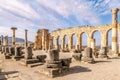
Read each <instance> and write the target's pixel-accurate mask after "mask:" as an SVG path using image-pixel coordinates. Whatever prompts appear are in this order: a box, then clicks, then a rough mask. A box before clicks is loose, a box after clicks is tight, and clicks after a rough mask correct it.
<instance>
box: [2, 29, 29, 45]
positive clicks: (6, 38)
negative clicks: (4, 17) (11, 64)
mask: <svg viewBox="0 0 120 80" xmlns="http://www.w3.org/2000/svg"><path fill="white" fill-rule="evenodd" d="M11 29H12V31H13V33H12V46H13V47H15V42H16V41H15V31H16V30H17V28H16V27H12V28H11ZM27 31H28V30H26V29H25V47H27V46H28V43H27ZM0 41H1V45H3V46H7V45H8V36H5V37H3V35H1V40H0Z"/></svg>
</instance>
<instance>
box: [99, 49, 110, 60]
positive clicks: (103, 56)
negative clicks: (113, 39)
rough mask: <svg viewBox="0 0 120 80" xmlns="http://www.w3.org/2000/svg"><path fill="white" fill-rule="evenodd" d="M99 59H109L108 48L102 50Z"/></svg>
mask: <svg viewBox="0 0 120 80" xmlns="http://www.w3.org/2000/svg"><path fill="white" fill-rule="evenodd" d="M98 57H99V58H108V56H107V47H102V48H101V49H100V52H99V55H98Z"/></svg>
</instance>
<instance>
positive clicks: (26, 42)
mask: <svg viewBox="0 0 120 80" xmlns="http://www.w3.org/2000/svg"><path fill="white" fill-rule="evenodd" d="M27 31H28V30H27V29H25V47H27V46H28V39H27Z"/></svg>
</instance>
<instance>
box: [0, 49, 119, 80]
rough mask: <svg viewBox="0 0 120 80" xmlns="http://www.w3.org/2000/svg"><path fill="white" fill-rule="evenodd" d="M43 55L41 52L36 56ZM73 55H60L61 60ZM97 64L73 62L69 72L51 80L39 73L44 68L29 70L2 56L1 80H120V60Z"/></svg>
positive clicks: (0, 60)
mask: <svg viewBox="0 0 120 80" xmlns="http://www.w3.org/2000/svg"><path fill="white" fill-rule="evenodd" d="M37 54H42V53H41V52H40V51H36V52H34V55H37ZM71 55H72V54H71V53H60V58H64V57H71ZM95 61H96V63H95V64H88V63H82V62H77V61H74V60H73V61H72V63H71V66H70V70H69V72H66V73H64V74H62V75H61V76H60V77H56V78H49V77H47V76H45V75H42V74H40V73H38V72H37V71H38V70H39V69H41V67H43V66H37V67H33V68H29V67H26V66H23V65H21V64H20V61H13V60H11V59H9V60H4V58H3V55H2V54H0V67H1V68H2V72H1V73H0V80H120V59H119V58H118V59H95Z"/></svg>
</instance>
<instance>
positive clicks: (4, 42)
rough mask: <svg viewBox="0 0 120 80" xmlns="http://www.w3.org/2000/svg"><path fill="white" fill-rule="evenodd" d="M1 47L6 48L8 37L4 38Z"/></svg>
mask: <svg viewBox="0 0 120 80" xmlns="http://www.w3.org/2000/svg"><path fill="white" fill-rule="evenodd" d="M3 45H4V46H7V45H8V36H5V37H4V41H3Z"/></svg>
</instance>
